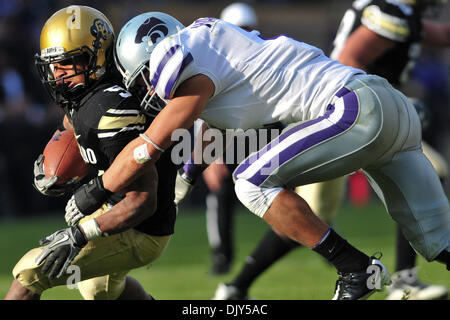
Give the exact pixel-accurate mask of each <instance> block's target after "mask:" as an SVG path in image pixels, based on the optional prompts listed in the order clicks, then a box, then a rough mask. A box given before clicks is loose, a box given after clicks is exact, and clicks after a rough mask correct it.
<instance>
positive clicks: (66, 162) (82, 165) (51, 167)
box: [43, 129, 89, 185]
mask: <svg viewBox="0 0 450 320" xmlns="http://www.w3.org/2000/svg"><path fill="white" fill-rule="evenodd" d="M43 154H44V173H45V176H46V177H52V176H57V177H58V181H57V182H56V184H57V185H62V184H65V183H66V182H68V181H69V180H70V179H75V180H81V179H82V178H83V177H84V176H86V174H87V173H88V170H89V164H87V163H86V162H85V161H84V160H83V158H82V157H81V153H80V149H79V147H78V143H77V140H76V139H75V134H74V131H73V129H68V130H64V131H57V132H56V133H55V134H54V135H53V137H52V138H51V139H50V141H49V142H48V143H47V145H46V146H45V149H44V153H43Z"/></svg>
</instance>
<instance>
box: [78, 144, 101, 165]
mask: <svg viewBox="0 0 450 320" xmlns="http://www.w3.org/2000/svg"><path fill="white" fill-rule="evenodd" d="M80 151H81V156H82V157H83V160H84V161H85V162H87V163H90V164H97V157H96V156H95V152H94V150H92V149H91V148H83V147H82V146H80Z"/></svg>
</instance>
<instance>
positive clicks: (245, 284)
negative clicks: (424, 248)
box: [214, 0, 450, 300]
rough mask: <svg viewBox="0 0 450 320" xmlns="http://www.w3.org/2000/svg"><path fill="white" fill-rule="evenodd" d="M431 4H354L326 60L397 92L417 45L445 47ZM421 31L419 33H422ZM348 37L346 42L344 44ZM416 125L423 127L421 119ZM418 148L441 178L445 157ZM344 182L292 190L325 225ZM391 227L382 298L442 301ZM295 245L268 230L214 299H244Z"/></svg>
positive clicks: (373, 0) (441, 291) (439, 289)
mask: <svg viewBox="0 0 450 320" xmlns="http://www.w3.org/2000/svg"><path fill="white" fill-rule="evenodd" d="M437 2H438V1H428V0H419V1H414V2H413V1H410V0H405V1H388V0H358V1H354V2H353V4H352V6H351V7H350V8H349V9H348V10H347V11H346V13H345V14H344V16H343V18H342V21H341V24H340V27H339V29H338V32H337V35H336V38H335V41H334V50H333V51H332V54H331V58H333V59H336V60H338V61H341V62H343V63H345V64H349V65H352V66H356V67H358V68H360V69H364V70H366V71H368V72H369V73H372V74H378V75H381V76H383V77H385V78H386V79H388V80H389V82H390V83H391V84H394V85H396V87H397V88H399V87H400V86H401V85H402V84H404V83H405V82H406V81H407V80H408V73H409V71H410V69H411V68H412V66H413V65H414V61H415V59H416V58H417V57H418V54H419V52H420V50H419V48H420V44H421V43H425V44H429V43H431V44H432V45H434V46H436V45H438V46H449V45H450V42H449V41H450V37H449V36H448V34H449V33H450V31H449V30H450V25H448V24H444V23H438V22H433V21H430V20H426V19H423V16H424V15H425V12H424V11H425V10H426V9H429V7H431V8H432V9H434V7H435V6H437V4H438V3H437ZM405 3H406V4H405ZM432 5H433V6H432ZM375 8H376V9H375ZM422 30H424V31H425V32H423V33H422ZM446 34H447V36H446ZM350 37H351V39H352V41H350V42H348V43H346V40H347V39H349V38H350ZM368 57H369V58H368ZM394 57H395V58H394ZM413 104H414V106H415V107H416V109H419V110H424V109H423V108H424V106H422V104H420V103H419V101H417V99H413ZM420 108H421V109H420ZM418 112H419V111H418ZM420 114H423V111H422V112H419V115H420ZM421 122H422V126H424V125H425V121H421ZM422 147H423V151H424V154H425V155H426V156H427V158H428V159H429V160H430V161H431V163H432V165H433V167H434V169H435V170H436V172H437V173H438V175H439V178H441V180H442V179H444V178H446V176H447V172H448V169H447V165H446V163H445V159H443V157H442V156H441V155H439V153H437V152H436V151H434V150H433V149H432V148H431V147H430V146H429V145H428V144H426V143H424V142H423V146H422ZM345 182H346V179H345V177H341V178H337V179H334V180H331V181H326V182H320V183H313V184H309V185H306V186H301V187H298V188H297V189H296V191H297V192H299V194H300V196H302V197H303V198H304V199H305V200H307V202H308V204H309V205H310V206H311V208H312V209H313V211H314V213H316V214H317V215H318V216H319V217H320V218H321V219H322V220H324V221H325V222H327V223H331V222H332V221H333V219H334V217H335V214H336V211H337V209H338V207H339V204H340V202H341V199H342V196H343V193H344V185H345ZM397 229H398V230H397V244H396V246H397V251H396V255H397V261H396V270H395V271H396V273H395V274H394V275H393V277H392V280H393V284H392V285H391V286H389V287H388V295H387V299H405V298H408V299H413V300H429V299H441V298H443V297H445V296H446V295H447V294H448V289H447V288H446V287H445V286H441V285H429V284H426V283H423V282H421V281H419V280H418V278H417V269H416V268H414V265H415V260H416V259H415V258H416V253H415V251H414V249H412V248H411V246H410V244H409V242H408V241H407V240H406V239H405V238H404V236H403V234H402V232H401V231H400V228H397ZM295 247H297V245H296V242H292V241H289V240H287V239H285V238H283V237H280V236H278V235H277V234H275V233H274V232H273V231H271V230H270V231H268V232H267V233H266V235H265V236H264V238H263V239H262V240H261V241H260V242H259V244H258V246H257V247H256V248H255V250H254V251H253V252H252V253H251V255H249V256H248V257H247V258H246V259H245V264H244V266H243V267H242V269H241V270H240V271H239V273H238V274H237V275H236V277H234V278H233V279H232V281H230V282H227V283H220V284H219V286H218V288H217V290H216V293H215V296H214V299H219V300H233V299H244V298H247V293H248V289H249V288H250V286H251V285H252V283H253V282H254V280H255V279H256V278H257V277H258V276H259V275H260V274H262V273H263V272H264V271H265V270H267V268H269V267H270V266H271V265H272V264H273V263H274V262H276V261H277V260H278V259H280V258H281V257H283V256H284V255H285V254H286V253H288V252H289V251H291V250H292V249H293V248H295Z"/></svg>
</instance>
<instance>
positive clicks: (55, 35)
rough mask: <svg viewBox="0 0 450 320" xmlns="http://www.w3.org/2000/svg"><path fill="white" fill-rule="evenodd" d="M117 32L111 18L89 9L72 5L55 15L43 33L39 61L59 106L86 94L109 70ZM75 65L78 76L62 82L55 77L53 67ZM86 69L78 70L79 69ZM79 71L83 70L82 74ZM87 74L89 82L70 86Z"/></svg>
mask: <svg viewBox="0 0 450 320" xmlns="http://www.w3.org/2000/svg"><path fill="white" fill-rule="evenodd" d="M113 48H114V31H113V27H112V25H111V23H110V22H109V20H108V18H106V16H105V15H104V14H103V13H101V12H100V11H98V10H96V9H94V8H91V7H87V6H69V7H67V8H63V9H61V10H59V11H57V12H56V13H54V14H53V15H52V16H51V17H50V18H49V19H48V20H47V22H46V23H45V25H44V27H43V28H42V31H41V38H40V49H41V52H40V53H38V54H36V56H35V62H36V66H37V69H38V72H39V75H40V78H41V81H42V83H43V84H44V86H45V87H46V88H47V90H48V91H49V93H50V96H51V97H52V98H53V99H54V100H55V101H56V102H57V103H59V104H64V103H65V102H68V101H70V100H76V99H79V98H80V97H82V96H83V95H85V94H86V93H87V92H88V91H89V89H91V88H92V86H93V85H94V84H95V83H96V82H98V81H97V80H100V79H101V78H102V77H103V76H104V75H105V73H106V71H107V70H108V68H109V66H110V65H111V63H112V62H113V61H112V50H113ZM54 63H61V64H66V65H73V66H74V69H75V71H76V72H75V74H74V75H71V76H67V77H63V78H60V79H55V77H54V75H53V64H54ZM77 65H78V66H80V65H81V66H82V68H76V66H77ZM79 69H82V70H81V71H80V70H79ZM80 74H84V76H85V83H84V84H82V85H78V86H76V87H74V88H70V89H69V87H68V81H67V80H68V79H69V78H71V77H73V76H76V75H80Z"/></svg>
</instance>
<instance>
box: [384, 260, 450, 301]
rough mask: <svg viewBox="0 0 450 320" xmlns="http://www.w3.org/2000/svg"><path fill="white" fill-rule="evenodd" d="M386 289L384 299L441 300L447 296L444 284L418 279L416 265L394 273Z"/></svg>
mask: <svg viewBox="0 0 450 320" xmlns="http://www.w3.org/2000/svg"><path fill="white" fill-rule="evenodd" d="M386 290H387V297H386V300H441V299H447V297H448V289H447V288H446V287H445V286H441V285H435V284H426V283H423V282H421V281H419V279H418V278H417V267H416V268H412V269H405V270H401V271H398V272H396V273H394V274H393V275H392V284H391V285H390V286H388V287H386Z"/></svg>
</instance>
